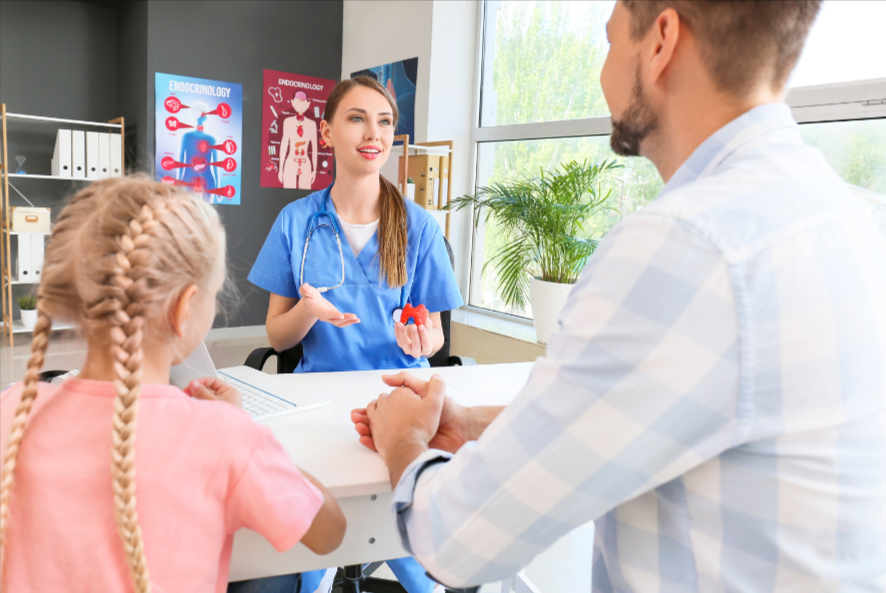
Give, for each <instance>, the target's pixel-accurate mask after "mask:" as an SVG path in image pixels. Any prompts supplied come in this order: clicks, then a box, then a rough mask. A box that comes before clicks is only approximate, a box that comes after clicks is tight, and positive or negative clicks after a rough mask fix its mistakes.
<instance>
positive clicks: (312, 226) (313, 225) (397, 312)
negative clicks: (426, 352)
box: [298, 194, 406, 323]
mask: <svg viewBox="0 0 886 593" xmlns="http://www.w3.org/2000/svg"><path fill="white" fill-rule="evenodd" d="M328 197H329V196H328V194H327V195H326V196H324V197H323V204H322V206H321V209H320V210H319V211H317V212H315V213H314V214H313V215H311V218H310V219H308V224H307V227H306V228H305V246H304V249H302V253H301V269H300V271H299V284H298V285H299V287H301V286H302V285H303V284H304V283H305V261H306V260H307V257H308V246H309V245H310V243H311V235H313V234H314V231H316V230H317V229H320V228H323V227H329V228H330V229H332V234H333V235H335V242H336V244H337V245H338V258H339V261H340V262H341V280H339V282H338V284H336V285H335V286H316V287H315V288H316V289H317V292H319V293H320V294H323V293H325V292H327V291H330V290H334V289H336V288H339V287H340V286H343V285H344V283H345V254H344V251H342V246H341V237H339V235H338V225H337V224H336V223H335V217H334V216H333V215H332V213H331V212H329V211H328V210H327V209H326V200H327V199H328ZM323 216H325V217H326V218H328V219H329V222H330V223H332V224H327V223H319V224H318V223H317V221H318V220H319V219H320V218H321V217H323ZM405 306H406V285H405V284H404V285H403V286H402V287H401V288H400V306H399V307H398V308H396V309H394V311H393V314H392V317H393V319H394V322H395V323H396V322H398V321H400V316H401V315H402V313H403V307H405Z"/></svg>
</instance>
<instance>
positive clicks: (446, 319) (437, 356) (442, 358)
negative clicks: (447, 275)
mask: <svg viewBox="0 0 886 593" xmlns="http://www.w3.org/2000/svg"><path fill="white" fill-rule="evenodd" d="M443 244H444V245H446V253H447V254H448V255H449V265H450V266H452V271H453V272H454V271H455V257H454V256H453V255H452V245H450V244H449V239H447V238H446V237H445V236H444V237H443ZM440 325H441V326H443V346H442V347H441V348H440V349H439V350H437V352H435V353H434V355H433V356H431V357H430V358H428V363H429V364H430V365H431V366H432V367H444V366H447V365H448V364H449V352H450V348H449V346H450V343H451V341H452V340H451V337H452V331H451V326H452V311H440Z"/></svg>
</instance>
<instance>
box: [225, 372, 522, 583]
mask: <svg viewBox="0 0 886 593" xmlns="http://www.w3.org/2000/svg"><path fill="white" fill-rule="evenodd" d="M531 368H532V363H515V364H496V365H478V366H468V367H441V368H434V369H423V370H421V371H415V372H413V374H414V375H416V376H418V377H422V378H424V379H428V378H430V376H431V375H432V374H434V373H437V374H439V375H440V376H442V377H443V379H444V380H445V381H446V385H447V387H448V388H452V389H451V391H450V395H452V396H453V397H454V398H455V399H456V401H459V403H462V404H466V405H504V404H507V403H509V402H510V401H511V400H512V399H513V398H514V396H515V395H516V394H517V392H518V391H519V390H520V388H522V387H523V385H524V384H525V383H526V380H527V378H528V377H529V371H530V369H531ZM390 372H391V371H357V372H347V373H304V374H291V375H275V376H274V380H275V381H279V382H280V384H281V386H285V388H286V389H292V390H293V392H295V391H296V390H300V391H305V390H307V391H312V392H315V393H321V394H326V395H328V396H329V397H330V399H331V400H332V403H331V404H330V405H329V406H326V407H324V408H320V409H318V410H310V411H307V412H305V413H303V414H294V415H291V416H285V417H282V418H277V419H274V420H270V421H269V422H268V423H267V425H268V426H269V427H271V428H272V429H273V431H274V434H275V436H276V437H277V439H279V441H280V443H282V445H283V447H284V448H285V449H286V450H287V451H288V452H289V455H290V456H291V457H292V460H293V461H294V462H295V464H296V465H298V466H299V467H302V468H304V469H305V470H307V471H309V472H310V473H311V474H313V475H314V476H316V477H317V479H318V480H320V481H321V482H322V483H323V484H324V485H325V486H326V487H327V488H328V489H329V491H330V492H331V493H332V495H333V496H335V498H336V499H337V500H338V503H339V505H341V508H342V510H343V511H344V513H345V516H346V517H347V519H348V530H347V533H346V534H345V539H344V542H343V543H342V545H341V547H339V549H338V550H336V551H335V552H333V553H331V554H328V555H326V556H318V555H316V554H314V553H313V552H311V551H310V550H308V549H307V548H306V547H305V546H303V545H300V544H299V545H296V546H294V547H293V548H292V549H290V550H288V551H286V552H283V553H282V554H281V553H278V552H277V551H276V550H274V548H273V547H272V546H271V545H270V544H269V543H268V542H267V541H266V540H265V539H264V538H263V537H262V536H260V535H258V534H257V533H255V532H253V531H249V530H240V531H239V532H238V533H237V535H236V536H235V537H234V552H233V557H232V559H231V572H230V580H231V581H239V580H243V579H251V578H257V577H262V576H272V575H278V574H289V573H294V572H302V571H305V570H315V569H319V568H327V567H330V566H348V565H353V564H361V563H364V562H372V561H377V560H387V559H390V558H400V557H403V556H406V555H407V554H406V552H405V551H404V550H403V548H402V547H401V546H400V540H399V537H398V536H397V532H396V527H395V525H394V520H393V518H392V516H391V511H390V508H391V484H390V482H389V479H388V470H387V467H385V464H384V463H383V462H382V460H381V457H379V456H378V454H377V453H374V452H372V451H369V450H368V449H366V448H365V447H363V446H362V445H361V444H360V442H359V441H358V436H357V433H356V431H355V430H354V425H353V423H352V422H351V410H352V409H354V408H360V407H364V406H365V405H366V404H367V403H369V401H371V400H372V399H374V398H375V397H377V396H378V394H379V393H381V392H383V391H390V390H391V388H390V387H388V386H387V385H385V384H384V383H383V382H382V380H381V375H383V374H386V373H390ZM471 392H474V393H471Z"/></svg>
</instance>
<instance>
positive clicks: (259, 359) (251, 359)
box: [244, 348, 279, 371]
mask: <svg viewBox="0 0 886 593" xmlns="http://www.w3.org/2000/svg"><path fill="white" fill-rule="evenodd" d="M278 355H279V354H278V352H277V351H276V350H274V349H273V348H256V349H255V350H253V351H252V352H250V353H249V356H247V357H246V362H245V363H244V364H245V365H246V366H248V367H252V368H254V369H255V370H257V371H260V370H262V369H263V368H265V363H266V362H268V359H269V358H271V357H272V356H278Z"/></svg>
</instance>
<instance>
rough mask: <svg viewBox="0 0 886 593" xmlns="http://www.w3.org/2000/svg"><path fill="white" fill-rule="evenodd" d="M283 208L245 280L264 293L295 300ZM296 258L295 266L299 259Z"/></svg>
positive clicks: (288, 224) (286, 217)
mask: <svg viewBox="0 0 886 593" xmlns="http://www.w3.org/2000/svg"><path fill="white" fill-rule="evenodd" d="M288 210H289V209H288V208H284V209H283V210H282V211H281V212H280V214H279V215H278V216H277V220H275V221H274V226H272V227H271V232H270V233H268V238H267V239H265V244H264V245H263V246H262V248H261V251H260V252H259V254H258V258H256V260H255V264H253V266H252V270H251V271H250V272H249V276H247V279H248V280H249V281H250V282H252V283H253V284H255V285H256V286H258V287H259V288H264V289H265V290H267V291H268V292H273V293H274V294H279V295H280V296H284V297H289V298H298V286H296V282H297V279H296V278H294V277H293V272H292V258H293V257H294V254H293V252H292V243H293V241H292V239H293V238H292V237H291V236H290V232H291V228H292V221H291V218H290V216H289V213H288ZM298 255H299V265H300V264H301V255H300V253H299V254H298Z"/></svg>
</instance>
